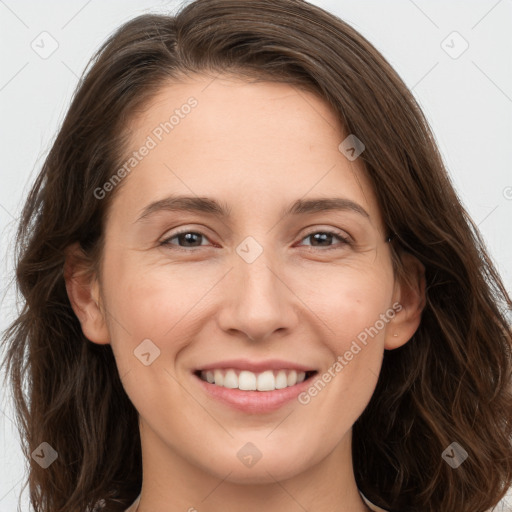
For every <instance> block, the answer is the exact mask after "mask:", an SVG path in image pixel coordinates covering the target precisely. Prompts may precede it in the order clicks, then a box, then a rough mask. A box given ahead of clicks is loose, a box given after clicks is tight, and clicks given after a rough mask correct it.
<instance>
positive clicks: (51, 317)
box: [3, 0, 512, 512]
mask: <svg viewBox="0 0 512 512" xmlns="http://www.w3.org/2000/svg"><path fill="white" fill-rule="evenodd" d="M196 73H202V74H212V76H214V75H215V74H222V73H231V74H234V75H236V76H239V77H246V78H247V79H248V80H250V79H252V80H256V81H257V80H271V81H275V82H284V83H288V84H291V85H292V86H294V87H296V88H297V89H302V90H307V91H311V92H313V93H315V94H317V95H318V96H319V97H321V98H322V99H323V100H324V101H325V102H326V103H327V104H328V105H329V106H330V108H331V109H332V110H333V112H335V114H336V115H337V116H338V117H339V119H340V121H341V123H342V125H343V126H344V127H345V129H346V130H347V132H348V133H352V134H355V135H356V136H357V137H358V138H359V139H360V140H362V141H363V142H364V144H365V147H366V149H365V151H364V152H363V153H362V154H361V156H360V157H359V158H360V159H361V161H362V162H363V164H364V167H365V172H366V174H367V176H368V178H369V180H370V181H371V183H372V186H373V190H374V192H375V194H376V196H377V199H378V202H379V205H380V208H381V211H382V214H383V218H384V221H385V223H386V225H387V228H388V229H389V230H390V232H392V233H394V234H395V237H394V239H393V241H392V243H391V246H392V258H393V267H394V270H395V274H396V276H397V278H399V279H403V278H406V276H405V273H404V271H403V266H402V264H401V261H402V259H401V255H403V254H404V252H408V253H411V254H413V255H414V256H415V257H416V258H418V259H419V260H420V261H421V263H422V264H423V265H424V267H425V276H426V305H425V308H424V310H423V314H422V320H421V323H420V326H419V328H418V330H417V331H416V333H415V334H414V336H413V337H412V339H411V340H410V341H409V342H408V343H406V344H405V345H403V346H402V347H400V348H398V349H396V350H392V351H388V350H386V351H385V355H384V361H383V365H382V370H381V373H380V376H379V380H378V383H377V386H376V389H375V392H374V394H373V396H372V398H371V401H370V403H369V404H368V406H367V408H366V409H365V411H364V412H363V414H362V415H361V416H360V417H359V418H358V420H357V421H356V423H355V424H354V426H353V447H352V450H353V462H354V471H355V477H356V482H357V485H358V487H359V489H360V490H361V491H362V492H363V493H364V494H365V496H366V497H368V498H369V499H370V501H372V502H373V503H375V504H377V505H379V506H381V507H383V508H385V509H389V510H394V511H400V512H404V511H411V512H483V511H486V510H488V509H489V508H491V507H494V506H495V505H497V504H498V502H499V501H500V500H501V499H502V498H503V497H504V496H505V494H506V492H507V490H508V488H509V487H510V486H511V484H512V390H511V383H512V362H511V359H512V358H511V352H512V350H511V349H512V341H511V340H512V334H511V327H510V323H509V321H508V319H507V311H509V310H510V308H511V304H512V303H511V299H510V297H509V295H508V294H507V291H506V289H505V287H504V285H503V283H502V281H501V279H500V276H499V275H498V273H497V271H496V269H495V267H494V266H493V263H492V261H491V259H490V257H489V255H488V253H487V251H486V248H485V246H484V243H483V241H482V238H481V236H480V234H479V232H478V230H477V227H476V226H475V224H474V223H473V222H472V220H471V219H470V217H469V215H468V214H467V212H466V211H465V209H464V208H463V206H462V205H461V203H460V201H459V199H458V197H457V195H456V193H455V191H454V188H453V186H452V184H451V181H450V179H449V177H448V174H447V172H446V169H445V166H444V163H443V161H442V158H441V156H440V153H439V151H438V149H437V145H436V142H435V138H434V136H433V134H432V132H431V129H430V127H429V125H428V122H427V120H426V119H425V117H424V115H423V113H422V112H421V110H420V108H419V106H418V104H417V102H416V101H415V99H414V97H413V95H412V94H411V92H410V91H409V90H408V88H407V86H406V85H405V84H404V82H403V81H402V80H401V79H400V77H399V76H398V75H397V73H396V72H395V71H394V70H393V68H392V67H391V66H390V64H389V63H388V62H387V61H386V60H385V58H384V57H383V56H382V55H381V54H380V53H379V52H378V51H377V50H376V49H375V48H374V46H372V45H371V44H370V43H369V42H368V41H367V40H366V39H365V38H364V37H362V36H361V35H360V34H359V33H358V32H357V31H355V30H354V29H353V28H351V27H350V26H349V25H348V24H347V23H345V22H344V21H342V20H340V19H339V18H337V17H336V16H334V15H332V14H330V13H328V12H326V11H324V10H322V9H321V8H319V7H315V6H313V5H310V4H309V3H307V2H304V1H301V0H251V1H243V0H197V1H195V2H192V3H190V4H186V5H182V6H181V7H180V9H179V10H178V12H176V13H175V14H174V15H172V16H171V15H156V14H146V15H142V16H139V17H137V18H135V19H133V20H131V21H129V22H128V23H126V24H124V25H123V26H122V27H120V28H119V29H118V30H117V31H116V32H115V33H114V34H113V35H111V36H110V37H109V39H108V40H107V41H106V42H105V43H104V44H103V45H102V47H101V48H100V49H99V50H98V52H97V53H96V54H95V55H94V56H93V58H92V59H91V61H90V62H89V64H88V66H87V68H86V70H85V71H84V75H83V78H82V80H81V83H80V84H79V86H78V87H77V90H76V91H75V94H74V96H73V99H72V102H71V106H70V107H69V110H68V111H67V115H66V116H65V119H64V121H63V123H62V126H61V128H60V130H59V132H58V135H57V138H56V140H55V142H54V144H53V146H52V148H51V150H50V151H49V154H48V156H47V158H46V160H45V162H44V164H43V166H42V169H41V171H40V173H39V174H38V176H37V178H36V180H35V182H34V184H33V187H32V189H31V191H30V193H29V195H28V198H27V201H26V204H25V206H24V209H23V212H22V218H21V221H20V224H19V228H18V232H17V237H16V275H15V278H16V284H17V289H18V291H19V292H20V293H21V295H22V297H23V301H22V304H23V307H22V310H20V311H19V315H18V317H17V318H16V319H15V321H14V322H13V323H12V324H11V325H10V326H9V328H8V329H7V330H6V331H5V333H4V336H3V348H4V349H5V352H6V354H5V359H4V361H3V365H5V367H6V370H7V372H6V374H7V376H8V379H9V384H10V386H11V389H12V392H13V399H14V402H15V411H16V421H17V423H18V428H19V429H20V432H21V434H22V435H21V437H22V445H23V446H22V449H23V452H24V454H25V456H26V458H27V461H28V463H29V473H28V478H27V481H26V482H25V487H26V485H28V486H29V489H30V501H31V504H32V506H33V507H34V509H35V511H36V512H83V511H85V510H87V511H90V510H96V509H100V508H101V509H102V510H107V511H122V510H124V509H125V508H126V507H128V506H129V505H130V504H131V503H132V502H133V501H134V499H135V498H136V497H137V495H138V494H139V492H140V489H141V484H142V457H141V446H140V434H139V429H138V416H137V411H136V409H135V408H134V406H133V404H132V403H131V402H130V400H129V398H128V396H127V395H126V393H125V391H124V389H123V386H122V383H121V380H120V377H119V374H118V371H117V367H116V362H115V359H114V357H113V353H112V350H111V347H110V345H97V344H95V343H91V342H90V341H88V340H87V339H86V338H85V336H84V334H83V332H82V330H81V326H80V323H79V321H78V319H77V317H76V316H75V314H74V312H73V309H72V308H71V304H70V301H69V299H68V295H67V292H66V287H65V281H64V275H63V268H64V263H65V251H66V248H67V247H69V246H70V245H71V244H73V243H76V242H78V243H79V244H80V246H81V247H82V249H83V251H84V252H85V253H86V254H87V255H88V256H89V257H90V258H91V259H92V260H93V261H95V262H98V261H99V258H100V257H101V251H102V244H103V238H102V237H103V234H104V225H105V216H106V214H107V212H108V208H109V205H110V204H111V201H112V198H113V197H114V196H115V194H116V193H117V192H118V191H119V188H120V187H117V188H116V189H115V190H113V191H111V192H110V193H109V194H107V196H106V197H105V198H104V199H102V200H97V199H95V197H96V196H95V195H94V191H95V190H96V189H98V187H102V185H103V184H104V183H106V182H107V181H108V180H109V179H110V177H111V176H112V175H113V174H114V173H115V171H116V169H118V168H119V166H120V165H121V164H122V162H121V158H122V155H123V154H124V149H125V147H126V143H127V140H128V135H129V134H128V133H127V131H126V125H127V120H130V119H131V118H132V116H134V114H135V112H137V111H140V110H141V109H143V108H144V106H145V105H147V102H148V101H149V100H151V99H152V98H153V97H154V95H155V94H156V93H157V92H158V91H159V90H160V89H161V88H162V87H165V86H166V84H170V83H172V82H173V81H174V80H178V79H180V78H183V77H186V76H189V74H196ZM126 179H129V177H128V178H126ZM42 442H47V443H48V444H49V445H51V447H53V449H54V450H55V451H56V452H57V454H58V458H57V460H55V462H54V463H53V464H51V465H50V466H49V467H47V468H46V469H43V468H42V467H41V466H40V465H39V464H38V463H37V462H36V461H35V460H34V459H33V458H32V457H31V454H32V453H33V452H34V450H36V448H38V447H39V445H40V444H41V443H42ZM453 442H457V443H458V444H459V445H460V446H461V447H462V448H463V449H464V450H465V451H466V452H467V453H468V457H467V459H466V460H465V461H464V462H463V463H462V464H461V465H460V466H459V467H458V468H457V469H454V468H452V467H451V465H449V464H447V463H446V462H445V460H443V456H442V454H443V452H444V451H445V450H446V449H447V448H449V447H450V446H451V445H452V443H453Z"/></svg>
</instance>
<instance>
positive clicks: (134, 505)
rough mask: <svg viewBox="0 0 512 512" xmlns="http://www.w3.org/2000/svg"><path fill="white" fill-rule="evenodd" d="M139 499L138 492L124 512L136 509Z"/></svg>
mask: <svg viewBox="0 0 512 512" xmlns="http://www.w3.org/2000/svg"><path fill="white" fill-rule="evenodd" d="M139 501H140V494H139V495H138V496H137V499H136V500H135V501H134V502H133V503H132V504H131V505H130V506H129V507H128V508H127V509H126V510H125V512H135V511H136V510H137V505H138V504H139Z"/></svg>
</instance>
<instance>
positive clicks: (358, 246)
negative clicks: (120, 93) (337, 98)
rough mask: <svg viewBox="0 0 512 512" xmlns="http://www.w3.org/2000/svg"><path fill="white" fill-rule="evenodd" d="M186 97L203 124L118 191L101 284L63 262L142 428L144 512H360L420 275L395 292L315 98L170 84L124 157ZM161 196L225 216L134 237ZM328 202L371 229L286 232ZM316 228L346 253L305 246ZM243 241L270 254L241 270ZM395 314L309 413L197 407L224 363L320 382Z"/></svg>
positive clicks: (410, 329) (336, 217)
mask: <svg viewBox="0 0 512 512" xmlns="http://www.w3.org/2000/svg"><path fill="white" fill-rule="evenodd" d="M190 96H194V97H195V98H196V99H197V100H198V105H197V107H195V108H194V109H193V110H192V111H191V112H190V114H188V115H187V116H185V117H184V119H181V120H180V123H179V124H178V125H177V126H175V128H174V130H173V131H172V132H171V133H169V134H167V135H166V136H165V137H163V139H162V141H161V142H159V144H158V145H157V146H156V147H155V148H154V149H152V150H151V151H150V152H149V154H148V155H147V156H146V157H145V158H144V159H143V160H142V161H141V162H140V163H139V164H138V165H137V166H136V168H134V169H133V171H132V172H131V173H130V174H129V176H127V177H126V178H124V181H123V183H122V186H120V188H119V190H116V191H115V193H116V195H115V197H114V201H113V203H112V205H111V209H110V212H109V217H108V220H107V223H106V226H105V229H106V242H105V247H104V252H103V259H102V262H101V278H100V277H99V276H94V275H93V276H92V277H87V276H86V274H84V273H83V272H82V271H83V268H82V266H81V263H80V260H79V259H78V258H77V257H76V256H77V255H78V253H79V249H78V248H77V247H73V248H72V250H70V252H69V256H68V259H67V273H66V275H67V278H66V283H67V289H68V294H69V296H70V299H71V302H72V304H73V308H74V310H75V312H76V314H77V316H78V318H79V320H80V322H81V325H82V329H83V332H84V334H85V335H86V336H87V338H88V339H89V340H90V341H91V342H93V343H99V344H106V343H110V344H111V345H112V349H113V352H114V355H115V357H116V361H117V366H118V369H119V374H120V376H121V378H122V382H123V385H124V387H125V390H126V392H127V394H128V396H129V397H130V399H131V401H132V402H133V404H134V406H135V407H136V409H137V410H138V412H139V426H140V432H141V441H142V453H143V468H144V479H143V486H142V493H141V501H140V505H139V512H149V511H151V512H164V511H165V512H168V511H169V510H173V511H174V510H176V511H178V510H183V511H185V510H194V509H195V510H197V511H199V512H201V511H203V510H208V511H209V512H221V511H222V512H235V511H239V510H245V511H248V512H256V511H258V512H260V511H261V510H262V509H264V510H266V511H267V512H277V511H279V512H292V511H298V510H304V509H305V510H309V511H315V512H327V511H329V512H332V511H339V512H363V511H366V510H368V509H367V507H366V505H365V504H364V502H363V500H362V499H361V497H360V494H359V492H358V489H357V486H356V483H355V479H354V473H353V460H352V456H351V440H352V425H353V424H354V422H355V421H356V420H357V418H358V417H359V416H360V415H361V413H362V412H363V411H364V409H365V407H366V406H367V404H368V402H369V400H370V398H371V396H372V394H373V392H374V389H375V385H376V383H377V376H378V375H379V372H380V368H381V363H382V357H383V352H384V350H385V349H387V350H393V349H395V348H397V347H400V346H402V345H403V344H405V343H407V341H408V340H409V339H410V338H411V336H412V335H413V334H414V332H415V330H416V329H417V327H418V325H419V322H420V317H421V309H422V307H423V304H424V284H425V283H424V271H423V267H422V266H421V264H420V263H419V262H418V261H417V260H415V259H414V258H413V257H412V256H411V257H409V256H407V257H405V258H404V265H405V267H406V271H407V273H408V274H409V276H410V277H411V284H408V285H406V284H402V283H400V282H398V281H397V280H396V279H395V276H394V274H393V269H392V265H391V253H390V247H389V243H386V235H387V233H386V230H385V228H384V223H383V220H382V218H381V213H380V211H379V207H378V205H377V202H376V199H375V195H374V193H373V191H372V188H371V185H370V183H369V182H368V180H367V178H366V177H365V175H364V172H363V164H362V161H361V159H356V160H355V161H349V160H348V159H347V158H346V157H345V156H344V155H343V154H342V153H341V152H340V151H339V150H338V145H339V144H340V142H341V141H342V140H344V139H345V137H346V136H347V135H348V133H345V132H344V131H343V128H342V126H341V125H340V124H339V122H338V121H337V118H336V116H335V114H334V113H333V112H332V111H331V110H330V109H329V107H328V105H326V104H325V103H324V102H323V101H322V100H321V99H319V98H318V97H316V96H315V95H313V94H311V93H309V92H304V91H299V90H298V89H297V88H295V87H292V86H290V85H288V84H277V83H268V82H260V83H249V82H247V81H243V80H241V79H239V78H236V77H228V76H222V77H218V78H216V79H215V80H213V81H212V78H211V77H206V76H202V75H198V76H197V77H194V78H189V79H187V81H186V82H182V83H175V84H170V85H166V86H165V87H163V88H162V89H161V91H160V92H159V93H158V95H157V96H156V97H155V98H154V99H153V100H152V102H151V103H150V105H149V106H148V108H147V109H146V110H145V111H144V112H143V113H142V114H139V115H138V116H137V117H136V118H134V119H133V120H132V122H131V124H130V126H129V127H128V128H129V129H130V130H131V141H132V144H131V145H130V151H134V150H136V149H138V148H140V146H141V145H142V144H143V143H144V141H145V140H146V137H147V136H148V135H149V134H151V133H152V130H154V128H155V127H156V126H158V125H159V123H161V122H162V121H164V120H166V119H168V118H169V112H172V111H173V110H174V109H176V108H179V107H180V105H182V104H184V103H185V102H186V101H187V98H189V97H190ZM170 194H184V195H191V196H201V197H205V196H207V197H211V198H215V199H217V200H218V201H221V202H223V203H225V204H227V205H229V207H230V208H231V216H230V217H229V218H225V219H218V218H215V217H213V216H211V215H208V214H206V213H184V212H172V211H159V212H157V213H154V214H153V215H150V216H148V217H147V218H145V219H144V220H143V221H139V222H137V219H138V217H139V216H140V214H141V212H142V211H143V209H144V208H145V207H146V206H147V205H148V204H149V203H151V202H153V201H155V200H158V199H162V198H165V197H167V196H168V195H170ZM334 196H335V197H342V198H346V199H350V200H351V201H354V202H356V203H357V204H359V205H360V206H362V207H363V208H364V209H365V210H366V212H367V213H368V214H369V217H368V218H367V217H365V216H363V215H361V214H359V213H356V212H353V211H327V212H318V213H314V214H303V215H293V216H289V217H283V216H282V213H281V211H282V210H283V209H284V208H285V207H287V206H288V205H289V204H291V203H292V202H293V201H295V200H297V199H300V198H303V199H310V198H312V197H334ZM91 200H97V199H94V198H91ZM176 228H179V229H181V228H184V229H187V232H192V233H197V232H200V233H201V234H202V235H204V236H198V235H196V237H195V238H194V239H193V242H192V243H191V242H190V241H189V242H188V244H187V240H184V238H183V237H178V238H176V237H174V238H171V237H172V235H173V234H174V233H176V232H177V231H178V229H176ZM326 229H327V230H331V231H332V230H335V231H339V232H341V233H342V235H343V236H345V237H347V236H348V238H349V240H350V243H349V244H346V243H343V242H341V241H340V240H338V239H337V238H336V237H333V238H332V239H330V240H328V241H327V242H325V241H324V242H323V243H322V242H321V241H320V242H318V241H315V238H314V237H313V236H308V235H314V234H315V233H319V232H320V233H322V232H324V231H325V230H326ZM248 236H251V237H253V238H254V239H255V240H256V241H257V242H258V243H259V244H260V246H261V248H262V249H263V252H262V253H261V255H259V257H257V258H256V259H255V261H253V262H252V263H247V261H245V260H244V259H243V258H241V257H240V256H239V254H238V253H237V251H236V249H237V247H238V246H239V245H240V243H241V242H242V241H243V240H244V239H245V238H246V237H248ZM170 238H171V241H169V242H168V245H166V246H161V245H159V243H160V242H162V241H163V240H165V239H170ZM315 242H316V243H315ZM180 249H181V250H180ZM395 302H398V303H399V304H400V305H401V306H402V310H401V311H400V312H399V313H397V314H396V315H395V316H394V318H393V319H392V320H390V321H389V322H388V323H386V324H385V327H384V328H383V329H381V330H380V331H379V332H378V335H376V336H374V337H373V338H370V341H369V342H368V344H367V346H365V347H364V348H363V349H362V350H361V352H360V353H358V354H357V355H356V356H354V358H353V359H352V360H351V361H350V362H349V364H347V365H346V366H345V367H344V368H343V370H342V371H341V372H339V373H338V374H337V375H336V377H335V378H333V379H332V380H331V382H329V384H328V385H327V386H326V387H325V388H324V389H323V390H322V391H321V392H320V393H318V395H317V396H315V397H314V398H312V399H311V401H310V402H309V403H308V404H307V405H302V404H300V403H299V402H298V401H297V400H293V401H291V402H290V403H287V404H286V405H284V406H283V407H281V408H280V409H278V410H277V411H274V412H271V413H265V414H248V413H244V412H241V411H236V410H233V409H231V408H229V407H228V406H226V405H224V404H221V403H219V402H218V401H216V400H213V399H211V398H210V397H209V396H207V395H206V393H205V392H204V391H203V390H202V389H201V387H200V386H199V384H198V382H197V380H196V378H195V377H194V376H193V375H192V371H193V370H194V369H197V368H198V367H200V366H201V365H205V364H207V363H210V362H217V361H220V360H223V359H230V358H247V359H253V360H254V359H258V360H261V359H269V358H279V359H286V360H289V361H293V362H296V363H302V364H306V365H308V366H312V367H314V368H316V369H318V371H319V374H322V373H323V372H325V371H327V370H328V369H329V368H330V367H332V365H333V363H334V361H335V360H336V358H337V357H338V356H339V355H343V354H344V353H345V352H346V351H347V350H349V348H350V346H351V343H352V341H353V340H354V339H356V336H357V335H358V334H359V333H361V332H362V331H364V329H365V328H369V327H370V326H373V325H374V324H375V322H376V321H377V320H378V319H379V315H381V314H384V313H385V312H386V311H387V310H389V309H390V308H391V307H392V305H393V304H394V303H395ZM145 339H150V340H151V341H152V342H153V343H154V344H155V345H156V346H157V347H158V348H159V350H160V355H159V357H157V358H156V359H155V360H154V361H153V362H152V363H151V364H150V365H148V366H146V365H144V364H142V363H141V362H140V360H139V359H138V358H137V357H134V350H135V349H136V348H137V347H138V346H139V344H140V343H141V342H142V340H145ZM248 442H251V443H253V444H254V445H255V446H256V447H257V448H258V450H259V452H260V453H261V454H262V457H261V459H260V460H259V461H258V462H257V463H256V464H255V465H253V466H252V467H247V466H245V465H244V464H242V463H241V462H240V460H239V458H238V457H237V452H238V451H239V450H240V449H241V448H242V447H243V446H244V445H245V444H246V443H248Z"/></svg>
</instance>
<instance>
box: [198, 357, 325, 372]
mask: <svg viewBox="0 0 512 512" xmlns="http://www.w3.org/2000/svg"><path fill="white" fill-rule="evenodd" d="M228 368H233V369H235V370H247V371H250V372H253V373H260V372H264V371H265V370H284V369H287V370H297V371H301V372H312V371H315V369H314V368H311V367H310V366H306V365H303V364H299V363H294V362H293V361H285V360H283V359H267V360H265V361H249V360H248V359H229V360H225V361H217V362H215V363H210V364H206V365H204V366H201V367H200V368H198V369H197V370H196V371H201V370H202V371H206V370H221V369H228Z"/></svg>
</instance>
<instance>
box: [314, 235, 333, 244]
mask: <svg viewBox="0 0 512 512" xmlns="http://www.w3.org/2000/svg"><path fill="white" fill-rule="evenodd" d="M328 237H332V235H330V234H329V233H316V234H315V235H314V236H313V240H316V241H318V240H319V238H320V241H323V242H325V241H329V238H328Z"/></svg>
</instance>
